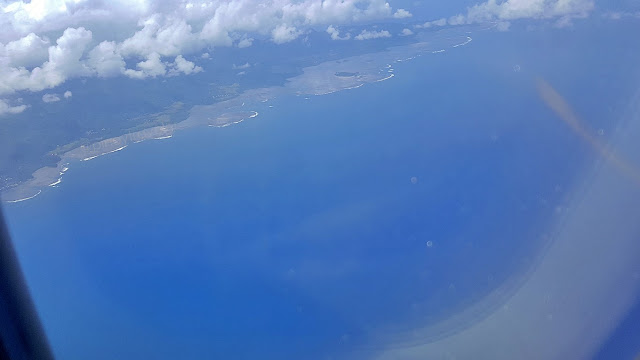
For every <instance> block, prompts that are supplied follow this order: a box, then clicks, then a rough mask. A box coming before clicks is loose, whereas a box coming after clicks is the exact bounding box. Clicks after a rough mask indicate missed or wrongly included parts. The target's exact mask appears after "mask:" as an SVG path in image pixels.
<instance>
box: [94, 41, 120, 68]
mask: <svg viewBox="0 0 640 360" xmlns="http://www.w3.org/2000/svg"><path fill="white" fill-rule="evenodd" d="M87 64H88V65H89V66H90V67H91V68H92V69H93V71H94V72H95V73H96V74H97V75H98V76H99V77H110V76H115V75H120V74H122V73H124V69H125V65H126V64H125V62H124V58H123V57H122V55H120V52H119V50H118V47H117V45H116V43H115V42H113V41H103V42H101V43H100V44H98V46H96V47H95V48H93V50H91V51H90V52H89V59H88V60H87Z"/></svg>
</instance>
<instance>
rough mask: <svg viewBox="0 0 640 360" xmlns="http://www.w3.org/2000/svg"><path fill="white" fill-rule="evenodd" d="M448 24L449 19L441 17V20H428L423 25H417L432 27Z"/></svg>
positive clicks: (424, 27)
mask: <svg viewBox="0 0 640 360" xmlns="http://www.w3.org/2000/svg"><path fill="white" fill-rule="evenodd" d="M446 25H447V19H445V18H442V19H439V20H434V21H427V22H426V23H424V24H422V25H416V28H419V29H420V28H423V29H428V28H430V27H435V26H446Z"/></svg>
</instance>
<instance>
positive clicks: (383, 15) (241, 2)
mask: <svg viewBox="0 0 640 360" xmlns="http://www.w3.org/2000/svg"><path fill="white" fill-rule="evenodd" d="M409 15H410V13H409V12H408V11H406V10H404V9H397V11H395V12H394V9H392V8H391V6H390V5H389V3H388V2H387V0H324V1H320V0H273V1H269V2H265V1H261V0H227V1H209V0H189V1H188V2H186V1H184V0H164V1H153V0H110V1H100V0H32V1H27V0H16V1H13V2H1V5H0V28H1V29H2V31H0V96H2V95H7V94H13V93H16V92H21V91H31V92H38V91H43V90H46V89H52V88H55V87H57V86H59V85H61V84H63V83H64V82H65V81H67V80H69V79H71V78H77V77H99V78H106V77H113V76H128V77H130V78H136V79H143V78H153V77H158V76H174V75H176V74H178V73H179V74H193V73H197V72H199V71H202V69H201V67H199V66H196V65H195V64H194V63H193V62H191V61H189V60H188V58H189V56H191V55H195V56H200V55H199V54H200V53H201V52H202V51H203V50H208V51H211V49H212V48H214V47H217V46H234V45H235V46H237V47H238V48H245V47H249V46H251V45H252V44H253V41H254V38H270V40H271V41H273V42H274V43H276V44H283V43H287V42H290V41H292V40H295V39H297V38H298V37H300V36H301V35H302V34H304V33H306V32H307V31H309V30H310V29H312V28H317V27H325V26H331V28H332V29H335V31H337V27H338V26H341V25H351V24H355V23H366V22H368V21H372V20H380V19H388V18H392V17H394V16H395V17H396V18H403V17H407V16H409ZM81 25H82V26H81ZM328 33H329V34H330V35H331V36H332V38H334V37H335V39H345V38H350V35H349V34H346V35H342V36H341V35H340V33H339V32H335V35H334V33H333V32H331V31H329V30H328ZM387 33H388V32H387ZM387 33H385V32H384V31H383V32H368V31H365V32H363V33H362V34H360V35H359V39H365V38H375V37H385V36H390V34H388V35H385V34H387ZM49 37H51V39H50V38H49ZM196 54H198V55H196ZM207 54H208V52H207ZM202 56H204V55H202ZM132 64H133V65H132ZM3 104H5V105H6V102H4V103H3ZM18 107H19V106H18ZM8 108H9V106H8V105H6V106H5V110H3V111H4V112H5V113H6V112H9V111H8V110H6V109H8Z"/></svg>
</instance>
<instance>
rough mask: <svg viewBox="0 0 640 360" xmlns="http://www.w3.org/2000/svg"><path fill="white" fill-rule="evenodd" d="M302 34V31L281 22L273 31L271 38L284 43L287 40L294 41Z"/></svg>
mask: <svg viewBox="0 0 640 360" xmlns="http://www.w3.org/2000/svg"><path fill="white" fill-rule="evenodd" d="M300 35H302V31H299V30H298V29H296V28H295V27H293V26H288V25H286V24H280V25H278V26H277V27H276V28H275V29H273V31H271V39H272V40H273V42H274V43H276V44H284V43H286V42H289V41H293V40H295V39H297V38H298V36H300Z"/></svg>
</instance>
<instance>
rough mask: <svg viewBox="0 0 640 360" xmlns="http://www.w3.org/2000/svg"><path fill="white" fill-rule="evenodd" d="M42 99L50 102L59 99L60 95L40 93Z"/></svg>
mask: <svg viewBox="0 0 640 360" xmlns="http://www.w3.org/2000/svg"><path fill="white" fill-rule="evenodd" d="M42 101H44V102H46V103H52V102H57V101H60V96H58V94H44V95H42Z"/></svg>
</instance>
